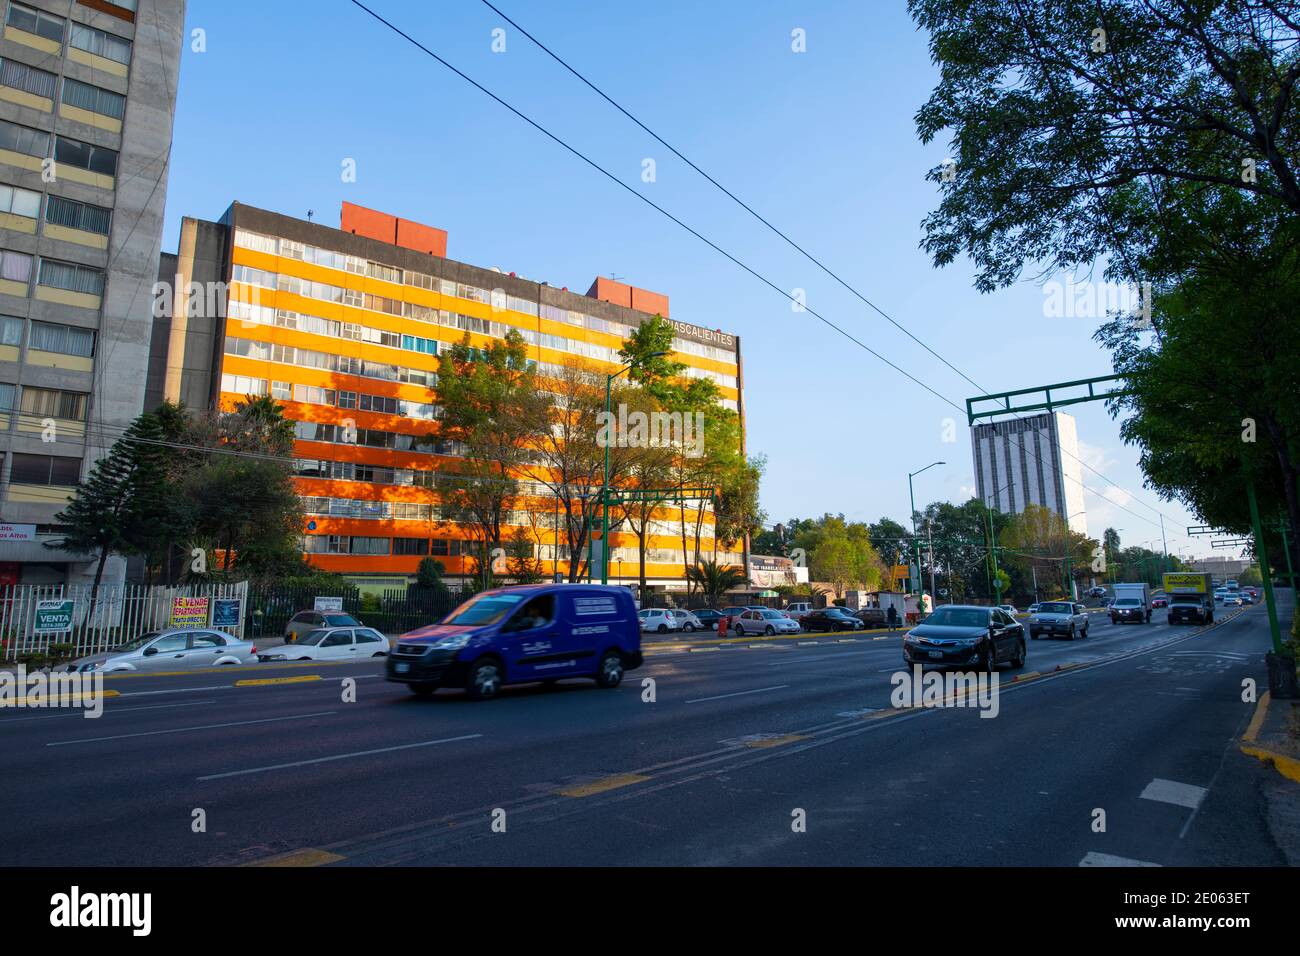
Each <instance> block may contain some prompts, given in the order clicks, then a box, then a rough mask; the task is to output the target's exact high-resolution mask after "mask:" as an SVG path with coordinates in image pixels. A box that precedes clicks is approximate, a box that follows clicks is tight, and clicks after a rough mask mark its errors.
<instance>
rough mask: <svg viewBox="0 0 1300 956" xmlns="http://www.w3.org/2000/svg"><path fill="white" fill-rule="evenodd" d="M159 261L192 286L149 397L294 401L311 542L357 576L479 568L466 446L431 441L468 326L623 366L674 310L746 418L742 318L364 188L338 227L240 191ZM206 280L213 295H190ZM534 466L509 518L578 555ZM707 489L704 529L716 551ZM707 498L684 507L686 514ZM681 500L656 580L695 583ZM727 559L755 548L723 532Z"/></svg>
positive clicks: (677, 349)
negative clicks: (492, 257) (712, 315)
mask: <svg viewBox="0 0 1300 956" xmlns="http://www.w3.org/2000/svg"><path fill="white" fill-rule="evenodd" d="M159 277H160V283H162V284H164V285H166V286H168V287H172V288H174V290H175V291H176V292H177V293H179V294H178V295H177V296H176V298H175V306H176V307H175V308H173V309H171V310H169V311H170V312H171V313H172V314H171V315H170V316H161V317H159V318H156V319H155V328H154V335H153V342H152V356H151V365H150V368H151V372H150V377H149V382H148V384H147V390H146V403H145V405H146V407H148V408H151V407H155V406H156V405H157V404H158V403H159V402H161V401H162V400H163V399H169V400H172V401H182V402H184V403H185V404H186V405H187V406H189V407H192V408H196V407H197V408H201V407H209V406H211V405H212V404H214V403H218V402H219V403H222V404H225V405H229V404H231V403H234V402H236V401H238V400H240V399H241V398H242V397H243V396H246V395H250V394H255V395H256V394H269V395H271V396H272V397H274V398H275V399H277V400H278V401H280V402H281V404H282V405H283V408H284V414H285V416H286V417H287V418H289V419H291V420H293V422H294V423H295V425H294V427H295V431H296V434H297V442H296V444H295V451H294V456H295V461H294V468H295V471H296V478H295V481H296V483H297V486H298V490H299V493H300V495H301V497H302V501H303V511H304V515H305V519H304V529H303V538H302V541H303V550H304V553H305V554H306V556H307V558H308V559H309V560H310V561H311V562H312V563H313V564H315V565H318V566H319V567H321V568H324V569H327V570H330V571H335V572H338V573H340V574H344V575H346V576H347V577H349V578H350V579H352V580H355V581H357V582H358V583H362V584H373V585H386V586H388V585H392V584H397V583H404V582H405V581H406V580H408V579H409V577H410V576H412V575H414V574H415V571H416V567H417V565H418V564H419V562H420V560H421V559H422V558H424V557H426V556H430V555H431V556H433V557H435V558H437V559H438V560H439V561H441V562H442V563H443V564H444V565H445V566H446V568H447V572H448V574H449V575H452V576H459V575H463V574H467V573H469V572H470V570H471V565H470V559H469V557H468V553H469V551H470V542H469V540H468V539H469V537H470V536H469V533H468V529H466V528H463V527H458V526H457V525H456V524H455V523H454V522H448V521H446V520H444V519H443V516H442V513H441V511H440V510H439V508H438V504H437V500H438V497H437V491H436V486H437V476H438V475H439V473H450V472H453V471H454V470H455V464H456V456H457V451H458V449H456V448H455V447H453V446H451V445H450V443H448V444H444V445H437V444H433V445H431V444H429V442H428V438H429V436H430V434H431V433H433V432H436V426H435V425H434V424H433V423H434V420H435V418H436V415H437V412H438V410H437V408H436V406H435V404H434V396H433V392H432V388H433V386H434V383H435V381H436V373H437V368H438V354H439V352H440V351H441V350H442V349H444V348H446V347H448V346H449V345H452V344H455V343H459V342H461V341H462V340H463V338H464V336H465V335H466V333H468V335H469V338H470V342H471V344H472V345H475V346H479V347H482V346H486V345H488V344H489V343H490V342H491V341H492V340H493V338H501V337H504V336H505V334H506V333H507V331H508V330H510V329H515V330H518V331H519V333H520V334H521V335H522V336H523V337H524V339H525V340H526V341H527V343H528V353H529V358H530V359H532V360H533V361H535V362H536V363H537V366H538V371H539V373H540V374H541V376H543V377H544V376H545V375H546V373H547V372H548V370H549V371H556V370H558V368H559V366H560V364H561V363H564V362H566V361H572V359H573V357H575V356H579V357H581V358H582V359H583V360H585V361H586V362H587V363H589V364H590V365H591V366H592V367H593V368H595V369H597V370H603V371H605V372H610V371H613V370H615V369H617V368H619V367H620V366H621V365H622V364H623V363H622V360H621V359H620V358H619V356H618V350H619V348H620V347H621V346H622V344H623V342H624V340H625V339H626V338H627V337H628V335H629V334H630V333H631V331H632V330H633V329H634V328H635V327H637V326H638V325H640V324H641V323H642V322H644V321H645V320H647V319H649V318H650V317H651V316H653V315H654V314H656V313H657V314H660V315H663V316H664V317H665V318H669V319H670V321H672V322H673V325H674V327H675V329H676V337H675V338H674V341H673V348H674V357H675V358H676V359H677V360H678V361H681V362H682V363H684V364H685V365H686V373H685V374H687V375H689V376H697V377H707V378H711V379H713V380H714V381H715V382H716V383H717V385H718V389H719V393H720V394H721V396H722V400H723V402H724V403H725V404H726V405H727V406H728V407H730V408H732V409H734V410H736V411H737V412H738V413H740V415H741V421H742V423H743V421H744V407H743V396H742V384H743V383H742V372H741V361H740V340H739V337H738V336H735V335H732V334H729V333H726V332H722V331H719V330H715V329H708V328H704V327H701V326H695V325H689V324H687V323H683V322H677V321H675V320H672V319H671V318H670V316H669V306H668V299H667V297H666V296H662V295H659V294H656V293H653V292H648V291H646V290H644V289H638V288H635V287H633V286H628V285H624V284H622V283H619V282H614V281H612V280H609V279H603V278H601V279H597V280H596V281H595V282H594V283H593V284H592V286H591V288H590V289H589V290H588V292H587V294H586V295H580V294H576V293H573V292H570V291H568V289H566V288H559V287H555V286H552V285H548V284H546V283H539V282H534V281H530V280H528V279H524V278H521V277H519V276H516V275H514V274H513V273H509V274H507V273H504V272H501V271H500V270H497V269H485V268H480V267H478V266H472V265H468V264H466V263H463V262H457V261H455V260H453V259H449V258H447V233H446V232H444V231H442V230H440V229H434V228H432V227H429V226H425V225H421V224H419V223H415V222H411V221H409V220H406V219H401V218H398V217H396V216H390V215H387V214H384V213H380V212H376V211H374V210H371V209H366V208H364V207H361V206H356V205H352V204H350V203H344V204H343V210H342V215H341V227H340V228H338V229H335V228H330V227H328V226H325V225H322V224H320V223H317V222H309V221H305V220H301V219H295V218H292V217H289V216H284V215H280V214H277V213H273V212H268V211H266V210H262V209H257V208H254V207H252V206H246V205H243V204H240V203H235V204H233V205H232V206H231V207H230V208H229V209H228V210H227V212H226V213H225V215H224V216H223V217H222V218H221V220H220V221H218V222H210V221H205V220H199V219H192V218H186V219H185V220H184V221H183V222H182V225H181V236H180V245H179V248H178V251H177V253H176V254H175V255H171V254H166V253H164V255H163V258H162V262H161V263H160V267H159ZM211 290H218V292H217V294H215V295H213V294H211ZM226 290H228V301H225V302H224V303H223V299H226V298H227V296H226V295H225V292H226ZM203 297H206V299H205V300H204V301H206V302H208V303H211V304H213V305H215V307H214V308H203V307H200V308H194V307H192V306H191V307H189V308H187V307H186V303H187V301H188V302H192V301H193V300H194V299H195V298H203ZM223 305H224V307H223ZM523 484H524V486H525V487H523V488H522V489H521V493H522V495H523V497H522V498H521V501H522V502H523V503H524V504H525V505H526V507H528V508H530V509H532V510H531V511H528V512H525V511H519V512H515V513H514V514H513V515H512V518H513V520H512V521H511V522H510V524H509V525H508V526H507V527H505V528H504V529H503V535H504V536H508V535H509V533H510V532H511V531H512V530H513V529H514V527H516V526H519V527H526V528H528V529H529V530H530V531H532V532H533V533H534V534H539V535H540V536H541V541H542V544H541V546H540V548H539V550H538V555H537V556H538V557H539V558H540V559H542V562H543V565H544V567H545V568H546V569H547V570H548V571H552V572H554V571H555V570H557V565H558V570H560V571H562V572H564V571H567V569H568V561H567V548H566V546H565V545H564V544H563V543H562V542H564V541H565V538H564V535H563V533H562V532H561V534H559V535H558V536H557V535H556V534H555V531H554V515H555V513H556V509H555V498H554V495H553V494H552V492H551V491H550V490H549V489H548V488H547V487H546V486H545V485H544V484H542V483H540V482H524V483H523ZM705 507H706V514H705V515H704V517H703V527H704V529H705V530H704V540H703V541H702V542H701V545H702V547H703V548H704V549H705V550H707V551H709V552H710V553H711V552H712V550H713V541H712V527H713V518H712V514H710V513H707V510H708V508H707V506H705ZM560 514H561V515H562V514H563V512H562V511H561V512H560ZM696 516H697V514H696V513H695V512H693V511H692V510H691V508H690V507H688V509H687V520H688V521H689V522H690V524H691V525H692V526H693V525H694V518H695V517H696ZM560 520H561V521H563V518H562V517H561V518H560ZM679 520H680V512H679V510H678V509H677V507H676V506H672V507H671V508H666V509H665V512H664V518H663V522H662V524H661V525H660V526H658V527H657V528H656V529H655V530H656V531H657V532H659V533H657V534H653V535H652V536H651V538H650V540H649V550H648V553H647V566H646V573H647V578H648V579H649V581H650V582H651V583H652V584H653V585H655V586H659V587H668V588H674V589H675V588H677V587H679V586H684V582H683V580H682V578H683V560H682V552H681V548H682V544H681V541H682V539H681V534H680V527H679ZM557 543H558V544H559V555H558V556H559V560H558V562H557V561H556V546H557ZM610 548H611V550H610V562H609V573H610V580H611V582H619V583H628V584H631V583H634V582H635V581H636V579H637V575H638V571H639V563H638V555H637V547H636V538H635V536H634V535H632V534H631V533H619V532H617V531H616V532H613V533H612V534H611V536H610ZM598 553H599V551H598V550H597V554H598ZM719 560H720V561H725V562H730V563H735V564H739V563H740V562H741V557H740V555H739V554H733V553H730V552H726V551H723V550H722V549H721V548H719Z"/></svg>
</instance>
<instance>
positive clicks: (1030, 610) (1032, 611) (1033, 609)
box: [1025, 604, 1042, 614]
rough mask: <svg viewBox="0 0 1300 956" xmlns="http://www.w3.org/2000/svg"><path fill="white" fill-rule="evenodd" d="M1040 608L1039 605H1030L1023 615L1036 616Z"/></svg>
mask: <svg viewBox="0 0 1300 956" xmlns="http://www.w3.org/2000/svg"><path fill="white" fill-rule="evenodd" d="M1040 607H1042V605H1041V604H1031V605H1029V607H1028V608H1026V609H1025V613H1026V614H1037V613H1038V609H1039V608H1040Z"/></svg>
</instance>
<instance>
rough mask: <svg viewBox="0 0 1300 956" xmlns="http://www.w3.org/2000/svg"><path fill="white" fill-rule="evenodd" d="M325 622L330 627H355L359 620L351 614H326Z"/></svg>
mask: <svg viewBox="0 0 1300 956" xmlns="http://www.w3.org/2000/svg"><path fill="white" fill-rule="evenodd" d="M325 623H326V624H328V625H329V626H330V627H356V626H357V625H358V624H360V623H361V622H360V621H358V620H357V619H356V618H354V617H353V616H352V615H351V614H326V615H325Z"/></svg>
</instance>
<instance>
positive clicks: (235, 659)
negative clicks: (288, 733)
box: [68, 628, 256, 674]
mask: <svg viewBox="0 0 1300 956" xmlns="http://www.w3.org/2000/svg"><path fill="white" fill-rule="evenodd" d="M255 650H256V649H255V648H254V647H253V642H252V641H244V640H240V639H239V638H237V637H234V636H232V635H230V634H227V633H225V632H224V631H215V630H209V629H206V628H186V629H178V628H172V629H170V630H166V631H150V632H149V633H148V634H142V635H140V636H139V637H137V638H136V639H135V640H133V641H127V642H126V643H125V644H123V645H121V646H120V647H115V648H113V649H112V650H110V651H103V652H101V653H99V654H90V655H88V656H86V657H81V658H78V659H77V660H75V661H73V662H72V663H71V664H69V665H68V670H70V671H102V672H104V673H105V674H111V673H114V672H119V671H143V672H145V673H148V672H150V671H168V670H189V669H190V668H195V667H213V666H216V665H220V664H251V663H253V662H254V661H255V660H256V658H255V657H254V651H255Z"/></svg>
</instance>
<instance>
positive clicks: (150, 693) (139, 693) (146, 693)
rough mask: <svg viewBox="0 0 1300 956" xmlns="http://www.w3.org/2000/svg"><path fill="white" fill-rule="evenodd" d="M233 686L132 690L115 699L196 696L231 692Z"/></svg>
mask: <svg viewBox="0 0 1300 956" xmlns="http://www.w3.org/2000/svg"><path fill="white" fill-rule="evenodd" d="M234 686H235V685H234V684H216V685H214V686H212V687H178V688H176V689H175V690H133V691H130V692H129V693H126V694H118V695H117V699H118V700H122V699H123V698H126V697H156V696H157V695H159V694H196V693H198V692H200V691H208V690H231V689H232V688H234Z"/></svg>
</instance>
